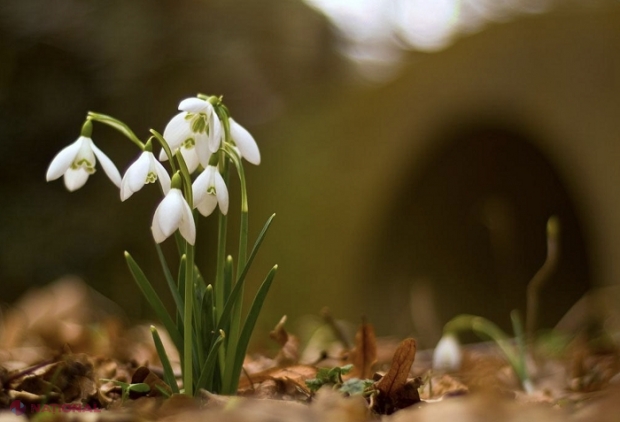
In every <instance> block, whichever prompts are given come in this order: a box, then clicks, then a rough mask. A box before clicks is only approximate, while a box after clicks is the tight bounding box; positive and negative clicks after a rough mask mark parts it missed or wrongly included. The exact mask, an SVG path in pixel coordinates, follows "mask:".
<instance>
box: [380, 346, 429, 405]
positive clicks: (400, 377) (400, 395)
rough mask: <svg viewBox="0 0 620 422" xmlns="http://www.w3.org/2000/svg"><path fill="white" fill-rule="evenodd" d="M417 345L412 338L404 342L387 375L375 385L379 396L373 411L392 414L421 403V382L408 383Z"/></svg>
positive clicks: (395, 354)
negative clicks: (419, 388)
mask: <svg viewBox="0 0 620 422" xmlns="http://www.w3.org/2000/svg"><path fill="white" fill-rule="evenodd" d="M415 353H416V343H415V340H414V339H412V338H408V339H405V340H403V341H402V342H401V343H400V345H399V346H398V348H397V349H396V352H394V357H393V358H392V363H391V365H390V369H389V371H388V373H387V374H385V375H384V376H383V378H381V379H380V380H379V381H377V382H376V383H375V386H374V388H375V390H377V392H378V394H377V396H376V397H375V401H374V407H373V410H374V411H375V412H377V413H380V414H387V415H389V414H392V413H394V412H395V411H396V410H399V409H404V408H405V407H409V406H411V405H413V404H415V403H418V402H419V401H420V394H419V393H418V390H417V388H418V387H419V386H420V385H421V382H420V381H419V380H414V381H413V382H408V380H407V378H408V376H409V371H410V370H411V365H413V361H414V360H415Z"/></svg>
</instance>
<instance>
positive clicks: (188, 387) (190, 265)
mask: <svg viewBox="0 0 620 422" xmlns="http://www.w3.org/2000/svg"><path fill="white" fill-rule="evenodd" d="M185 250H186V257H187V259H186V260H185V312H184V317H183V386H184V387H185V394H187V395H188V396H193V395H194V392H193V385H192V383H193V382H194V381H193V372H194V367H193V359H192V347H193V338H192V335H193V327H192V316H193V315H192V314H193V312H194V309H193V305H194V297H193V296H194V247H193V246H192V245H190V244H189V243H187V244H186V246H185Z"/></svg>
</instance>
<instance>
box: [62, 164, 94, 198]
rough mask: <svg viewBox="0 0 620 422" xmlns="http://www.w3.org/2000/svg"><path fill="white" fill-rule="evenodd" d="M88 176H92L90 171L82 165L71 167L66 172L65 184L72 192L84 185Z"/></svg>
mask: <svg viewBox="0 0 620 422" xmlns="http://www.w3.org/2000/svg"><path fill="white" fill-rule="evenodd" d="M88 176H90V174H88V172H87V171H86V170H84V169H83V168H81V167H80V168H78V169H72V168H69V169H68V170H67V171H66V172H65V177H64V182H65V186H66V188H67V189H68V190H69V191H70V192H73V191H76V190H78V189H79V188H81V187H82V186H84V184H85V183H86V181H87V180H88Z"/></svg>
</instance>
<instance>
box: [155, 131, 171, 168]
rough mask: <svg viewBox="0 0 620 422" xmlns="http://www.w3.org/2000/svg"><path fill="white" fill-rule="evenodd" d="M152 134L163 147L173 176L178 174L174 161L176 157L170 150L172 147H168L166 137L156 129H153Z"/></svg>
mask: <svg viewBox="0 0 620 422" xmlns="http://www.w3.org/2000/svg"><path fill="white" fill-rule="evenodd" d="M151 133H152V134H153V136H154V137H155V138H156V139H157V141H158V142H159V144H160V145H161V147H162V148H163V149H164V151H165V152H166V156H167V157H168V161H169V162H170V167H171V168H172V174H174V173H176V171H177V169H176V166H175V165H174V160H173V159H172V158H173V157H174V156H173V155H172V151H171V150H170V146H168V142H166V140H165V139H164V137H163V136H162V135H161V134H160V133H159V132H157V131H156V130H155V129H151Z"/></svg>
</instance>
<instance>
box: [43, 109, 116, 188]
mask: <svg viewBox="0 0 620 422" xmlns="http://www.w3.org/2000/svg"><path fill="white" fill-rule="evenodd" d="M91 131H92V124H91V123H90V121H87V122H86V123H84V126H83V127H82V134H81V136H80V137H79V138H78V139H77V140H76V141H75V142H74V143H72V144H71V145H69V146H67V147H65V148H63V149H62V150H61V151H60V152H59V153H58V154H57V155H56V156H55V157H54V159H53V160H52V162H51V163H50V166H49V168H48V169H47V174H46V175H45V178H46V179H47V181H48V182H49V181H51V180H56V179H58V178H59V177H60V176H64V182H65V186H66V187H67V189H68V190H69V191H71V192H73V191H75V190H77V189H79V188H81V187H82V186H84V184H85V183H86V181H87V180H88V176H90V175H91V174H93V173H94V172H95V164H97V159H99V161H100V162H101V167H103V171H104V172H105V174H107V175H108V177H109V178H110V180H111V181H112V182H113V183H114V184H115V185H116V186H118V187H120V186H121V175H120V173H119V172H118V170H117V169H116V166H114V163H112V160H110V159H109V158H108V156H107V155H105V154H104V153H103V152H102V151H101V150H100V149H99V148H97V147H96V146H95V144H94V143H93V141H92V139H90V133H91Z"/></svg>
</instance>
